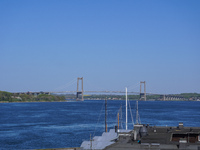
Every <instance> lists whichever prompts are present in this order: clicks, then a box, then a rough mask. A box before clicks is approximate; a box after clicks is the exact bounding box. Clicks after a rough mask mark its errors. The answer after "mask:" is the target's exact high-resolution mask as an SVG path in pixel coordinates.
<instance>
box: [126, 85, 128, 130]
mask: <svg viewBox="0 0 200 150" xmlns="http://www.w3.org/2000/svg"><path fill="white" fill-rule="evenodd" d="M127 100H128V98H127V87H126V130H127V129H128V110H127Z"/></svg>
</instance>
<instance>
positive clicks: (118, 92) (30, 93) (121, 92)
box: [13, 91, 164, 95]
mask: <svg viewBox="0 0 200 150" xmlns="http://www.w3.org/2000/svg"><path fill="white" fill-rule="evenodd" d="M79 92H81V91H79ZM51 93H55V94H56V93H77V91H57V92H56V91H51V92H43V91H41V92H15V93H13V94H17V95H20V94H28V95H39V94H46V95H48V94H51ZM83 93H116V94H125V93H126V92H125V91H83ZM127 93H128V94H140V92H133V91H130V92H127ZM146 94H147V95H164V94H153V93H146Z"/></svg>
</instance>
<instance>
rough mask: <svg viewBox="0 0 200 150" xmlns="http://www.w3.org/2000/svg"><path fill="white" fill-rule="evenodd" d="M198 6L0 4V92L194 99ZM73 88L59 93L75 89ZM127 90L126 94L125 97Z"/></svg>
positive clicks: (198, 81)
mask: <svg viewBox="0 0 200 150" xmlns="http://www.w3.org/2000/svg"><path fill="white" fill-rule="evenodd" d="M199 8H200V1H199V0H192V1H189V0H187V1H186V0H176V1H174V0H165V1H164V0H163V1H160V0H151V1H149V0H137V1H136V0H130V1H129V0H126V1H121V0H120V1H118V0H109V1H107V0H101V1H92V0H85V1H82V0H73V1H72V0H71V1H70V0H68V1H66V0H59V1H58V0H42V1H41V0H29V1H26V0H24V1H23V0H18V1H15V0H9V1H7V0H1V1H0V56H1V59H0V63H1V66H0V69H1V72H0V90H3V91H10V92H18V91H53V90H55V89H58V88H59V87H62V86H63V87H65V85H67V83H69V82H70V81H72V80H74V79H76V78H77V77H84V88H85V90H124V88H125V87H128V88H129V89H130V90H132V91H136V92H137V91H139V84H138V83H139V82H140V81H146V82H147V92H152V93H183V92H197V93H200V9H199ZM75 89H76V86H75V84H73V85H72V86H71V87H70V86H69V87H66V88H65V89H60V90H75ZM129 89H128V90H129Z"/></svg>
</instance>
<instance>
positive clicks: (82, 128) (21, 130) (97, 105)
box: [0, 100, 200, 150]
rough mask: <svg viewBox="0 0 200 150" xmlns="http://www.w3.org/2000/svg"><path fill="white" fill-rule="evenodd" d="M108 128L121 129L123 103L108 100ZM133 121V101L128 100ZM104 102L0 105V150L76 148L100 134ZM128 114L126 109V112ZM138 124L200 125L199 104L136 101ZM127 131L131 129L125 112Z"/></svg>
mask: <svg viewBox="0 0 200 150" xmlns="http://www.w3.org/2000/svg"><path fill="white" fill-rule="evenodd" d="M107 103H108V104H107V109H108V111H107V112H108V116H107V118H108V121H107V122H108V128H109V129H111V128H114V126H115V125H117V113H118V111H119V108H120V106H122V112H123V115H122V119H120V120H121V122H122V123H120V124H122V127H125V124H124V122H125V101H108V102H107ZM130 105H131V107H132V114H133V119H134V121H135V108H136V101H131V102H130ZM104 108H105V107H104V101H103V100H99V101H95V100H94V101H93V100H90V101H84V102H45V103H44V102H38V103H0V149H1V150H2V149H3V150H4V149H39V148H64V147H79V146H80V145H81V143H82V141H83V140H89V138H90V134H91V135H92V136H93V135H95V136H98V135H101V133H102V132H103V131H104V116H105V114H104ZM129 112H130V110H129ZM139 114H140V119H141V123H143V124H150V125H157V126H166V125H167V126H177V125H178V123H179V122H183V123H184V126H193V127H195V126H196V127H197V126H200V102H188V101H181V102H177V101H139ZM128 118H129V125H128V126H129V129H132V128H133V125H132V123H131V122H132V121H131V120H132V119H131V115H130V113H129V115H128Z"/></svg>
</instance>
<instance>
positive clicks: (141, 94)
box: [140, 81, 146, 101]
mask: <svg viewBox="0 0 200 150" xmlns="http://www.w3.org/2000/svg"><path fill="white" fill-rule="evenodd" d="M142 84H144V93H142ZM140 100H145V101H146V81H140Z"/></svg>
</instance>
